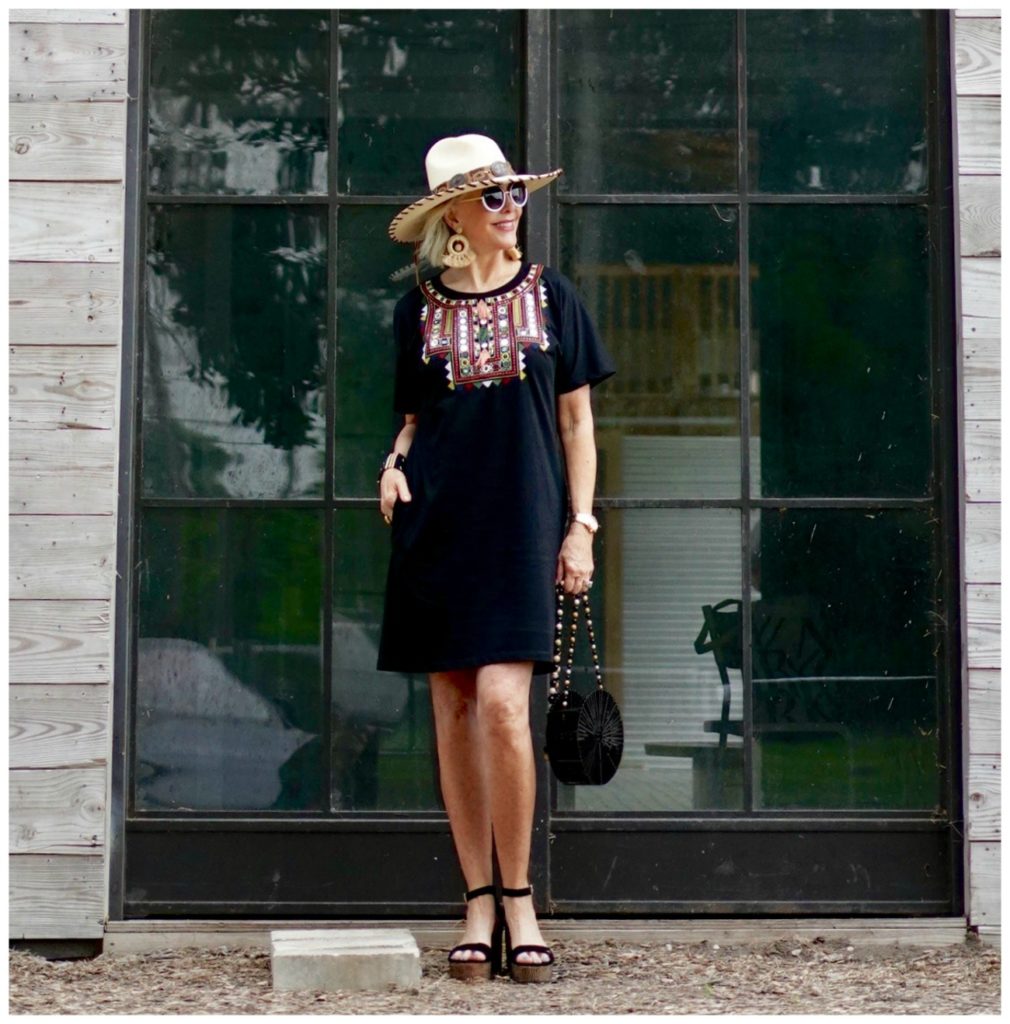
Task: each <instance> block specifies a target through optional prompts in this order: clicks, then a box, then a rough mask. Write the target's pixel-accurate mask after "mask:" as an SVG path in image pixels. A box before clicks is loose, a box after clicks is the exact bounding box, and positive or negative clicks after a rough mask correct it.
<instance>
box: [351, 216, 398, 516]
mask: <svg viewBox="0 0 1010 1024" xmlns="http://www.w3.org/2000/svg"><path fill="white" fill-rule="evenodd" d="M397 209H398V207H386V206H344V207H341V209H340V211H339V212H338V214H337V217H338V220H337V238H338V239H339V244H338V245H337V252H336V258H337V346H336V379H335V381H334V387H335V388H336V410H335V414H336V418H335V422H334V424H333V430H332V432H331V433H332V435H333V438H334V491H335V493H336V495H337V497H368V498H372V497H377V496H378V489H377V487H376V484H375V477H376V474H377V473H378V470H379V461H380V459H381V457H382V456H383V455H384V454H385V453H386V452H387V451H389V449H390V448H391V447H392V442H393V438H394V436H395V434H394V431H395V430H396V429H398V427H399V426H400V425H402V422H403V417H402V416H399V415H396V414H394V413H393V411H392V409H393V376H394V372H395V344H394V341H393V307H394V306H395V305H396V303H397V301H398V300H399V298H400V296H401V295H404V294H405V293H406V292H407V291H409V290H410V289H411V288H412V287H413V286H414V284H415V279H414V271H413V265H412V263H411V249H410V248H409V247H408V246H405V245H403V246H401V245H394V244H392V243H391V242H390V241H389V235H388V234H386V228H387V227H388V226H389V222H390V220H392V218H393V215H394V214H395V213H396V211H397ZM380 522H381V520H380Z"/></svg>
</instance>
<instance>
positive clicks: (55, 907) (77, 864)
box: [8, 853, 107, 939]
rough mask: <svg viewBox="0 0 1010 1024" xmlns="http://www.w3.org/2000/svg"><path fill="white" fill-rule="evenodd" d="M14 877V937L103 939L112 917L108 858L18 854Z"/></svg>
mask: <svg viewBox="0 0 1010 1024" xmlns="http://www.w3.org/2000/svg"><path fill="white" fill-rule="evenodd" d="M8 863H9V866H10V873H9V875H8V887H9V893H10V896H9V902H8V907H9V911H10V914H9V919H8V930H9V936H10V938H12V939H98V938H101V937H102V935H103V933H104V931H105V928H104V922H105V918H106V916H107V909H106V908H107V900H106V883H105V875H106V871H105V859H104V857H102V855H101V854H95V855H93V856H90V857H80V856H54V855H48V854H31V853H21V854H15V855H13V856H11V857H9V858H8Z"/></svg>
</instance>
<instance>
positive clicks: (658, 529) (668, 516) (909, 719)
mask: <svg viewBox="0 0 1010 1024" xmlns="http://www.w3.org/2000/svg"><path fill="white" fill-rule="evenodd" d="M556 18H557V38H558V41H559V50H558V80H559V84H560V88H559V93H558V110H557V114H558V120H559V125H560V132H559V138H558V143H557V154H558V156H559V158H560V159H559V162H561V163H563V164H564V165H565V170H566V173H565V175H564V176H563V178H562V179H560V182H559V190H558V204H557V213H556V216H557V220H558V224H557V237H558V238H559V253H558V255H559V265H560V268H561V269H562V270H563V271H564V272H565V273H567V274H568V275H569V276H571V277H572V278H573V279H574V280H575V281H576V283H577V284H578V285H579V287H580V290H581V291H582V293H583V295H584V297H585V300H586V302H587V303H588V304H589V307H590V309H591V311H592V313H593V315H594V317H595V318H596V320H597V322H598V323H599V325H600V327H601V330H602V332H603V335H604V338H605V340H606V341H607V343H608V345H609V346H610V347H611V349H612V351H613V353H614V356H615V359H616V360H617V364H618V372H617V374H616V375H615V376H614V377H613V378H611V379H610V380H608V381H607V382H605V383H604V384H603V385H601V386H600V387H599V388H598V389H597V390H596V391H595V392H594V395H593V399H594V412H595V418H596V426H597V436H598V441H599V447H600V453H601V457H600V462H599V480H598V485H597V496H598V498H599V501H600V503H601V505H602V506H603V507H604V508H606V509H607V514H606V518H605V520H604V527H605V528H604V530H603V531H601V534H600V538H601V542H600V545H599V556H600V561H601V563H602V564H601V567H600V569H599V570H598V571H597V573H596V577H597V579H598V580H599V581H600V584H599V586H598V587H597V586H594V589H593V594H594V600H595V601H596V603H597V604H599V605H600V609H601V610H600V611H599V612H598V613H597V616H598V617H599V618H600V619H601V622H602V630H601V631H602V633H603V635H604V636H605V637H606V639H607V642H606V645H605V651H606V667H605V675H606V676H607V678H609V679H611V680H614V681H615V688H617V689H618V692H619V694H620V699H621V701H622V707H623V708H624V709H625V712H626V714H625V730H626V731H625V753H624V760H623V762H622V765H621V770H620V772H619V773H618V775H617V776H616V778H615V779H614V780H613V782H611V783H610V784H608V786H606V787H601V788H598V789H597V788H594V787H579V788H571V787H564V786H558V787H557V793H558V796H557V801H558V803H557V807H558V809H559V810H564V811H569V812H579V811H585V812H591V813H598V812H600V811H610V812H614V813H622V812H623V813H632V814H640V813H642V812H648V811H656V812H660V811H667V812H672V811H691V812H694V811H702V812H704V811H720V810H723V811H724V810H737V811H761V810H766V809H767V810H776V811H777V810H803V811H809V810H830V809H833V808H846V809H858V810H886V809H894V810H907V809H923V808H927V809H931V808H933V807H935V806H936V804H937V801H938V800H939V799H940V797H939V793H940V786H939V783H940V773H939V771H938V768H937V764H938V757H939V751H940V748H939V746H938V744H939V731H940V725H941V711H940V708H941V707H942V706H943V704H944V700H945V696H944V686H943V681H942V678H941V673H940V668H939V666H940V665H941V664H942V657H943V655H942V646H943V645H942V643H941V642H940V640H941V638H942V631H941V628H940V625H941V623H942V610H941V603H940V594H941V591H942V581H941V577H942V573H941V571H940V570H941V565H942V557H943V553H942V546H941V537H942V534H941V532H940V528H939V517H938V515H937V510H938V508H939V507H940V506H939V500H940V492H939V489H938V485H937V479H938V474H937V472H936V468H935V467H936V465H937V458H938V453H937V452H936V451H935V450H934V447H933V439H934V437H935V436H936V435H935V432H934V416H933V410H934V404H935V389H936V387H937V383H936V381H937V378H936V374H935V371H934V368H933V359H934V356H933V353H934V352H935V346H934V340H933V339H934V336H935V331H936V327H937V325H936V324H935V323H934V322H933V321H932V318H931V317H932V313H931V310H932V309H933V308H934V306H935V303H934V302H933V292H932V290H933V289H935V288H937V284H936V278H937V262H936V252H937V249H938V242H937V240H936V239H934V238H932V237H931V234H930V232H931V224H932V223H935V222H934V221H931V217H930V203H931V202H932V203H935V202H936V201H937V199H936V196H935V195H933V196H931V194H930V192H929V186H930V183H929V181H928V178H927V174H926V166H927V136H928V130H927V129H928V125H927V98H928V88H927V83H926V78H925V76H926V68H927V58H926V53H927V50H926V32H925V28H924V21H923V17H922V15H921V13H920V12H915V11H907V12H900V11H882V12H877V11H873V12H871V11H851V12H839V11H824V10H817V11H753V12H751V11H748V12H746V13H745V14H743V13H741V14H737V13H734V12H697V11H648V12H646V11H641V12H638V11H635V12H632V11H628V12H612V11H559V12H558V13H557V16H556ZM741 46H742V48H743V49H742V52H740V47H741ZM629 54H634V59H629ZM738 58H739V60H738ZM738 68H742V69H743V72H744V73H743V75H742V77H741V78H738V76H737V69H738ZM738 133H740V135H741V137H742V139H743V146H742V153H740V154H738V153H737V145H736V143H737V138H738ZM783 194H784V195H783ZM741 282H743V283H741ZM742 385H743V386H742ZM843 503H844V504H843ZM748 621H749V630H748V629H747V628H746V625H745V624H746V623H747V622H748ZM748 654H749V666H747V668H746V672H745V662H746V661H748V657H747V655H748ZM584 664H586V665H588V664H589V661H588V657H586V658H584ZM580 683H581V684H582V685H583V686H585V687H586V688H587V689H588V688H589V687H591V686H592V684H593V676H592V673H591V672H590V671H587V672H586V673H585V674H584V675H583V676H582V677H581V679H580Z"/></svg>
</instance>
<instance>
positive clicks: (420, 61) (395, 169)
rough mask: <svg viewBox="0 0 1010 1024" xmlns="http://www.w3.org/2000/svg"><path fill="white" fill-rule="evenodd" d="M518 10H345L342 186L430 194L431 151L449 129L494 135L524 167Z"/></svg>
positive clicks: (517, 164) (340, 87) (359, 192)
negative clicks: (427, 156)
mask: <svg viewBox="0 0 1010 1024" xmlns="http://www.w3.org/2000/svg"><path fill="white" fill-rule="evenodd" d="M520 19H521V12H519V11H504V10H502V11H467V10H462V9H460V8H451V9H447V10H428V9H424V10H412V11H393V10H381V11H376V10H360V11H355V10H342V11H341V12H340V22H339V33H340V71H339V80H338V91H337V102H338V103H339V109H338V112H337V117H338V122H339V125H340V127H339V130H338V147H337V149H338V154H339V156H338V160H339V163H338V166H337V187H338V189H339V190H340V191H341V192H343V193H345V194H346V193H350V194H354V195H362V194H368V193H371V194H378V195H421V194H422V193H424V192H427V191H428V189H427V180H426V179H425V177H424V154H425V152H426V151H427V149H428V147H429V146H430V145H431V144H432V143H433V142H434V141H435V140H436V139H437V138H440V137H442V136H445V135H460V134H463V133H465V132H477V133H479V134H482V135H490V136H491V137H492V138H493V139H495V140H496V141H497V142H498V144H499V145H500V146H501V147H502V150H503V151H504V153H505V156H506V157H507V158H508V159H509V160H510V161H511V162H512V164H513V165H514V166H515V167H517V168H518V167H520V165H521V164H522V162H523V161H522V150H521V146H520V138H521V137H520V134H519V128H520V118H519V113H520V112H519V100H520V93H519V86H520V77H519V75H520V69H521V68H522V58H521V56H520V53H521V43H520V25H521V21H520Z"/></svg>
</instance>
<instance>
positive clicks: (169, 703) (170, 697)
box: [133, 508, 323, 810]
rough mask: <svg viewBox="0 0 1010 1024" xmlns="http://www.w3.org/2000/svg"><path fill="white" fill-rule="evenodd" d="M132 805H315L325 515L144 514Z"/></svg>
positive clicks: (244, 511)
mask: <svg viewBox="0 0 1010 1024" xmlns="http://www.w3.org/2000/svg"><path fill="white" fill-rule="evenodd" d="M140 560H141V566H142V570H143V571H142V573H141V581H140V593H139V629H138V634H139V639H138V644H137V681H136V687H137V693H136V769H135V771H134V773H133V777H134V780H135V794H136V796H135V799H136V805H137V806H138V807H140V808H143V809H145V810H168V809H173V808H178V809H180V810H186V809H190V810H246V809H248V810H253V809H264V810H265V809H272V810H305V809H319V808H320V807H321V800H322V781H323V780H322V777H321V773H320V765H319V749H320V741H319V734H320V725H321V722H320V704H321V681H322V643H321V636H320V627H319V623H320V614H321V608H320V599H321V596H322V572H321V569H320V566H321V565H322V515H321V514H320V513H318V512H309V511H300V510H299V511H294V510H290V509H288V510H272V511H267V510H251V509H230V510H226V509H206V508H205V509H194V510H181V509H162V508H148V509H145V510H144V511H143V516H142V520H141V530H140Z"/></svg>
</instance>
